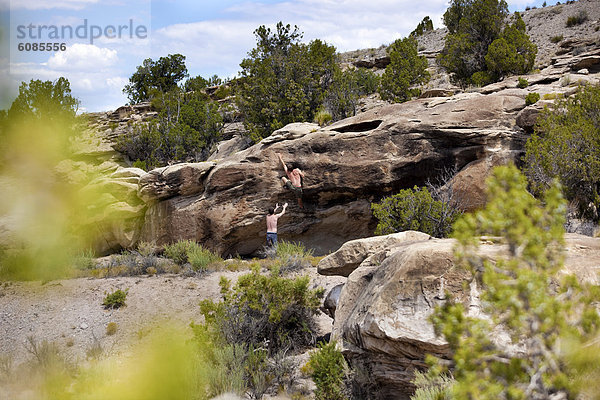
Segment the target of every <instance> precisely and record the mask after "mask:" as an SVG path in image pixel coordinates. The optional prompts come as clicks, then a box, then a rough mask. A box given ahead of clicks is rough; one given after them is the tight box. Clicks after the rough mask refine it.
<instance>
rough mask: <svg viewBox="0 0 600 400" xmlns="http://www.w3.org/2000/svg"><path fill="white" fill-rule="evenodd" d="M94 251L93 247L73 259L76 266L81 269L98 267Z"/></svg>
mask: <svg viewBox="0 0 600 400" xmlns="http://www.w3.org/2000/svg"><path fill="white" fill-rule="evenodd" d="M95 256H96V255H95V254H94V251H93V250H91V249H88V250H85V251H83V252H81V253H80V254H79V255H77V256H76V257H75V259H74V260H73V262H74V264H75V268H76V269H79V270H84V271H85V270H90V269H93V268H95V267H96V261H95V259H94V258H95Z"/></svg>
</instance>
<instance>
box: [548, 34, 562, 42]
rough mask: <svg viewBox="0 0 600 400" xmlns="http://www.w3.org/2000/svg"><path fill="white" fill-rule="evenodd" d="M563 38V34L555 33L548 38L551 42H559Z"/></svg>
mask: <svg viewBox="0 0 600 400" xmlns="http://www.w3.org/2000/svg"><path fill="white" fill-rule="evenodd" d="M563 38H564V36H563V35H556V36H552V37H551V38H550V41H551V42H552V43H559V42H562V40H563Z"/></svg>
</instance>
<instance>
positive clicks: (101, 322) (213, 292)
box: [0, 267, 344, 400]
mask: <svg viewBox="0 0 600 400" xmlns="http://www.w3.org/2000/svg"><path fill="white" fill-rule="evenodd" d="M244 273H248V271H247V270H242V271H235V272H233V271H218V272H211V273H208V274H203V275H199V276H192V277H185V276H183V275H176V274H164V275H155V276H148V275H142V276H134V277H115V278H78V279H69V280H59V281H51V282H48V283H45V284H42V283H41V282H4V283H3V284H1V285H0V338H1V340H0V355H1V356H2V357H3V359H5V360H10V361H9V363H10V364H11V366H10V368H11V369H12V371H13V372H14V371H17V370H18V369H19V368H21V367H23V365H26V364H27V363H28V362H29V361H32V360H33V359H34V355H33V354H32V353H31V352H30V351H28V350H27V348H28V338H32V339H33V340H35V341H36V342H37V343H41V342H42V341H48V342H51V343H54V344H56V345H57V346H58V348H59V351H60V354H61V356H64V357H65V359H66V360H67V361H68V362H69V363H70V364H72V365H80V366H81V365H85V363H86V360H88V359H90V357H98V353H95V354H94V351H98V350H100V351H101V354H100V357H108V356H112V355H126V354H127V353H128V352H129V351H130V350H132V348H133V347H134V346H136V345H137V344H139V343H140V340H142V339H143V338H144V337H145V336H147V335H148V334H149V333H150V332H151V331H152V330H154V329H156V328H158V327H164V326H181V327H183V328H184V329H187V327H188V326H189V324H190V323H191V322H196V323H199V322H202V320H203V317H202V316H201V314H200V310H199V306H198V304H199V303H200V301H201V300H204V299H212V300H215V301H218V300H219V299H220V298H221V295H220V291H219V290H220V289H219V280H220V279H221V277H226V278H228V279H231V280H233V281H235V280H236V279H237V278H238V277H239V276H240V275H242V274H244ZM297 274H308V275H310V276H311V278H312V284H313V286H314V287H317V286H319V287H323V288H325V289H327V290H328V289H330V288H331V287H333V286H335V285H336V284H338V283H340V282H342V281H343V280H344V279H343V278H340V277H323V276H321V275H318V274H317V272H316V268H315V267H307V268H305V269H303V270H299V271H296V272H294V275H297ZM117 289H121V290H127V289H128V294H127V299H126V303H127V305H126V306H125V307H123V308H119V309H114V310H107V309H105V308H104V307H103V306H102V302H103V301H104V298H105V297H106V294H107V293H112V292H114V291H115V290H117ZM317 320H318V326H319V332H318V334H319V335H323V334H325V333H328V332H331V329H332V320H331V318H329V317H328V316H326V315H325V314H323V313H321V312H320V313H319V316H318V318H317ZM111 322H112V323H115V324H116V327H117V329H116V332H115V333H114V334H108V333H107V326H108V324H109V323H111ZM188 333H189V334H191V330H190V331H188ZM1 373H3V371H0V374H1ZM1 386H2V385H0V387H1ZM5 389H6V388H5ZM15 398H23V399H24V398H29V397H27V393H25V394H23V393H21V394H15V393H14V392H7V391H5V390H4V389H0V399H1V400H4V399H6V400H9V399H10V400H13V399H15Z"/></svg>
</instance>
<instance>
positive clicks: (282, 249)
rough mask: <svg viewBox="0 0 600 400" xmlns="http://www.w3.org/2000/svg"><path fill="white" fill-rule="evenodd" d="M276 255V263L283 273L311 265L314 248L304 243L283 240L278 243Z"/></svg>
mask: <svg viewBox="0 0 600 400" xmlns="http://www.w3.org/2000/svg"><path fill="white" fill-rule="evenodd" d="M275 255H276V256H277V259H276V262H275V265H276V266H277V267H278V268H279V270H280V272H281V273H284V274H285V273H287V272H290V271H296V270H299V269H302V268H304V267H307V266H310V265H311V262H310V258H311V257H312V255H313V250H312V249H307V248H306V247H305V246H304V245H303V244H302V243H293V242H287V241H285V240H282V241H280V242H278V243H277V248H276V250H275Z"/></svg>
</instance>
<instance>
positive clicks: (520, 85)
mask: <svg viewBox="0 0 600 400" xmlns="http://www.w3.org/2000/svg"><path fill="white" fill-rule="evenodd" d="M527 86H529V81H528V80H527V79H525V78H520V77H519V83H517V87H518V88H519V89H525V88H526V87H527Z"/></svg>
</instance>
